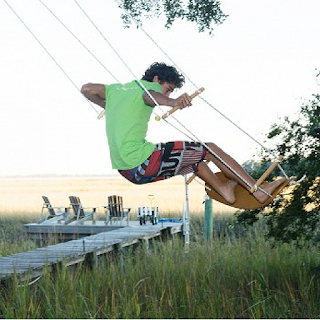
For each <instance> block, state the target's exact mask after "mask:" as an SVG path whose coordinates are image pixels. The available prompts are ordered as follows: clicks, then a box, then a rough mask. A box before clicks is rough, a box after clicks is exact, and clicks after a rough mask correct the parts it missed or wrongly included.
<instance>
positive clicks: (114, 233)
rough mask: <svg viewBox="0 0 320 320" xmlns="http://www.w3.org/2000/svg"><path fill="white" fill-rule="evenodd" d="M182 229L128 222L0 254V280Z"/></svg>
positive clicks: (91, 257)
mask: <svg viewBox="0 0 320 320" xmlns="http://www.w3.org/2000/svg"><path fill="white" fill-rule="evenodd" d="M182 232H183V224H182V223H176V222H159V223H158V224H156V225H152V224H151V223H150V224H146V225H142V226H141V225H140V224H139V222H138V221H137V222H136V223H135V222H133V221H130V225H129V226H127V227H123V228H119V229H116V230H115V229H113V230H111V231H107V232H101V233H98V234H95V235H92V236H87V237H84V238H80V239H78V240H71V241H67V242H63V243H59V244H56V245H52V246H47V247H43V248H38V249H35V250H31V251H27V252H21V253H16V254H12V255H9V256H5V257H0V281H4V280H6V279H8V278H11V277H12V276H13V275H14V274H15V275H17V276H18V277H19V278H20V279H21V280H25V279H33V278H36V277H38V276H40V275H41V274H42V273H43V270H44V268H45V267H47V268H49V270H52V269H54V268H55V267H56V266H57V265H59V264H61V263H64V264H65V265H66V266H71V265H75V264H78V263H80V262H83V261H95V259H96V258H98V257H102V256H103V255H106V254H107V253H109V252H112V251H114V250H118V249H121V248H124V247H128V246H130V245H134V244H139V243H141V242H146V243H148V241H149V240H150V239H154V238H159V237H160V238H161V237H164V236H171V235H174V234H182Z"/></svg>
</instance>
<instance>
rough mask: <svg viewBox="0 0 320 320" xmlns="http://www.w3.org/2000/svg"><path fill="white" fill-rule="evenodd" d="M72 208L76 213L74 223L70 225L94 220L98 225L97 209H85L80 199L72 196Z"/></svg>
mask: <svg viewBox="0 0 320 320" xmlns="http://www.w3.org/2000/svg"><path fill="white" fill-rule="evenodd" d="M69 199H70V206H71V207H72V209H73V211H74V219H73V220H74V221H73V222H70V223H69V224H83V223H84V222H85V221H86V220H89V219H92V223H93V224H95V223H96V212H97V207H90V208H89V207H86V208H85V207H83V206H82V204H81V201H80V198H79V197H76V196H70V197H69Z"/></svg>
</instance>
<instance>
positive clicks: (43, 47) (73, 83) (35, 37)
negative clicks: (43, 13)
mask: <svg viewBox="0 0 320 320" xmlns="http://www.w3.org/2000/svg"><path fill="white" fill-rule="evenodd" d="M3 1H4V2H5V3H6V5H7V6H8V7H9V9H10V10H11V11H12V12H13V14H14V15H15V16H16V17H17V18H18V20H19V21H20V22H21V23H22V24H23V26H24V27H25V28H26V29H27V30H28V32H29V33H30V34H31V35H32V36H33V38H34V39H35V40H36V41H37V42H38V44H39V45H40V46H41V47H42V49H43V50H44V51H45V52H46V53H47V54H48V56H49V57H50V58H51V59H52V61H53V62H54V63H55V64H56V66H57V67H58V68H59V69H60V71H61V72H62V73H63V74H64V75H65V76H66V77H67V79H68V80H69V81H70V82H71V84H72V85H73V86H74V87H75V88H76V90H77V92H79V89H78V86H77V85H76V84H75V82H74V81H73V80H72V79H71V78H70V76H69V75H68V74H67V72H66V71H65V70H64V69H63V68H62V67H61V65H60V64H59V63H58V61H57V60H56V59H55V58H54V57H53V56H52V54H51V53H50V52H49V51H48V50H47V48H46V47H45V46H44V45H43V44H42V42H41V41H40V40H39V39H38V38H37V36H36V35H35V34H34V32H32V30H31V29H30V28H29V27H28V26H27V25H26V23H25V22H24V21H23V20H22V18H21V17H20V16H19V15H18V14H17V12H16V11H15V10H14V9H13V8H12V7H11V6H10V4H9V3H8V2H7V0H3ZM40 1H41V0H40ZM85 100H86V101H87V102H88V103H89V105H90V106H91V108H92V109H93V110H94V111H95V112H96V113H97V114H98V113H99V112H98V111H97V110H96V109H95V107H94V106H93V104H92V103H91V102H90V101H89V100H87V99H85Z"/></svg>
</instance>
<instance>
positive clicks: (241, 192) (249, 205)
mask: <svg viewBox="0 0 320 320" xmlns="http://www.w3.org/2000/svg"><path fill="white" fill-rule="evenodd" d="M215 174H216V176H217V177H218V178H219V179H220V180H221V182H224V183H227V182H229V181H230V179H228V178H227V177H226V176H225V175H224V174H223V173H222V172H217V173H215ZM291 181H292V180H291V179H286V180H285V181H284V182H283V183H282V184H280V185H279V186H278V187H277V188H276V189H275V190H274V191H273V192H272V194H271V197H269V198H268V199H267V200H266V201H265V202H263V203H260V202H259V201H258V200H257V199H256V198H255V197H254V196H253V195H252V193H251V192H250V191H248V190H247V189H245V188H244V187H242V186H241V185H239V184H237V185H236V186H235V188H234V193H235V196H236V201H235V202H234V203H232V204H230V203H228V202H227V201H226V200H225V199H224V198H223V197H221V196H220V195H219V194H218V193H217V192H215V191H214V190H212V189H211V187H210V186H208V185H207V184H206V188H205V189H206V193H207V195H208V196H209V197H210V198H211V199H214V200H216V201H219V202H221V203H224V204H226V205H228V206H230V207H234V208H238V209H247V210H248V209H259V208H263V207H266V206H267V205H269V204H270V203H271V202H272V201H273V200H274V198H275V197H276V196H277V195H279V193H280V192H281V191H282V190H283V189H284V188H285V187H286V186H287V185H288V184H289V183H290V182H291ZM268 183H269V182H267V181H263V182H262V183H261V184H260V185H262V186H263V185H267V184H268Z"/></svg>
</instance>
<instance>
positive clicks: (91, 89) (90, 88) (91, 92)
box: [81, 83, 106, 108]
mask: <svg viewBox="0 0 320 320" xmlns="http://www.w3.org/2000/svg"><path fill="white" fill-rule="evenodd" d="M81 93H82V94H83V95H84V96H85V97H86V98H87V99H89V100H90V101H91V102H93V103H95V104H97V105H98V106H100V107H101V108H105V104H106V88H105V85H103V84H94V83H87V84H84V85H83V86H82V88H81Z"/></svg>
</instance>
